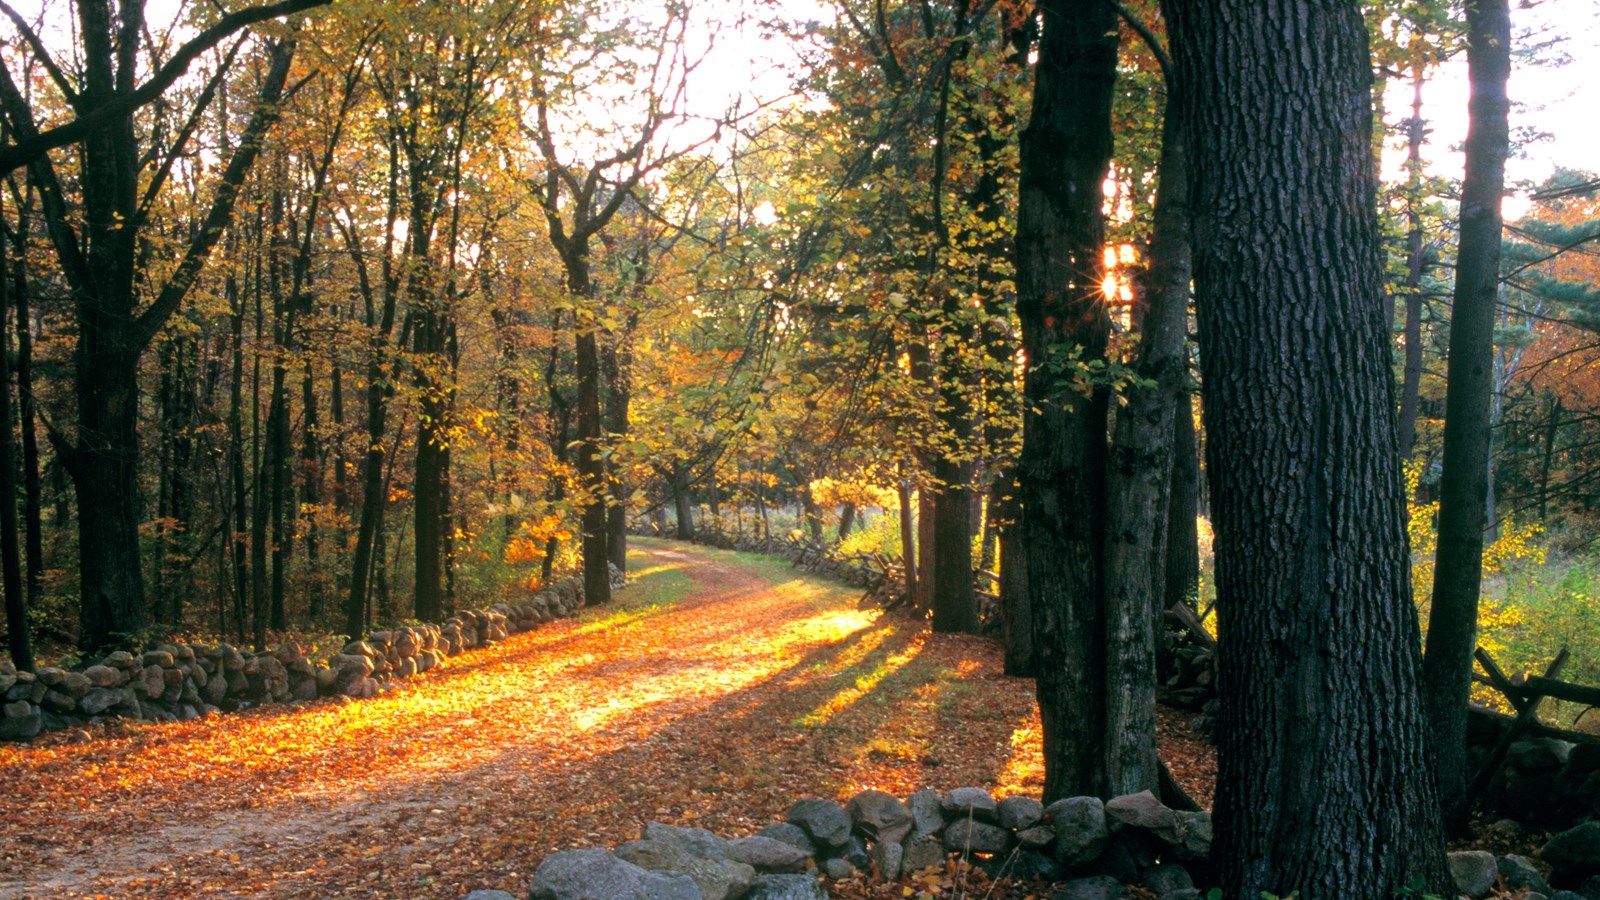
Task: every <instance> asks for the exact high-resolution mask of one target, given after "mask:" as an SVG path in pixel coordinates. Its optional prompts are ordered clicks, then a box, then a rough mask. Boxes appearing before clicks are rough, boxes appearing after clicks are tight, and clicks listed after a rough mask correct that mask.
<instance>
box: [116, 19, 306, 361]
mask: <svg viewBox="0 0 1600 900" xmlns="http://www.w3.org/2000/svg"><path fill="white" fill-rule="evenodd" d="M270 52H271V55H272V68H271V69H269V70H268V71H267V77H266V81H265V82H264V83H263V84H262V86H261V94H260V96H259V98H258V100H257V102H256V111H255V113H254V114H252V115H251V117H250V124H249V125H247V126H246V127H245V130H244V134H243V136H242V137H241V138H240V140H239V148H238V149H237V150H235V151H234V152H233V158H232V159H230V160H228V168H227V169H226V170H225V171H224V172H223V174H222V182H221V183H220V184H218V185H217V193H216V195H215V196H214V197H212V200H211V210H210V212H208V213H207V214H206V218H205V221H204V222H203V223H202V224H201V226H200V230H199V231H198V232H196V233H195V236H194V239H193V240H191V241H190V242H189V248H188V249H187V250H185V251H184V254H183V261H182V262H180V263H178V268H177V269H176V270H175V271H174V272H173V273H172V277H171V278H168V279H167V283H166V285H164V286H163V287H162V288H161V293H160V294H158V295H157V296H156V299H155V302H153V303H151V304H150V307H149V308H148V309H146V310H145V311H144V312H143V313H141V314H140V315H139V318H138V320H137V321H136V322H135V323H134V330H133V331H134V334H133V345H134V346H136V347H143V346H146V345H148V344H149V343H150V341H151V340H152V339H153V338H154V337H155V336H156V332H158V331H160V330H161V327H162V326H163V325H165V324H166V322H167V320H168V319H170V318H172V314H173V313H175V312H177V311H178V306H179V304H181V303H182V302H183V298H184V297H185V296H187V295H188V293H189V290H190V288H192V287H193V286H194V283H195V279H196V278H198V277H199V275H200V269H201V267H202V266H204V265H205V263H206V259H207V258H208V257H209V256H210V255H211V249H212V248H213V247H215V246H216V244H217V241H218V240H220V239H221V238H222V232H223V231H224V230H225V229H226V228H227V226H228V223H229V222H230V221H231V220H232V219H233V205H234V202H235V201H236V200H237V199H238V197H239V186H240V185H242V184H243V183H244V179H245V176H246V175H248V174H249V172H250V168H251V166H253V165H255V161H256V157H257V156H259V155H260V153H261V145H262V143H263V142H264V141H265V139H266V134H267V130H268V129H269V128H271V127H272V124H273V123H274V122H276V121H277V120H278V104H279V101H280V100H282V99H283V93H284V91H283V86H284V82H286V81H288V79H289V63H290V61H291V60H293V59H294V41H292V40H285V41H279V42H276V43H274V44H273V45H272V49H271V51H270ZM302 83H303V82H302Z"/></svg>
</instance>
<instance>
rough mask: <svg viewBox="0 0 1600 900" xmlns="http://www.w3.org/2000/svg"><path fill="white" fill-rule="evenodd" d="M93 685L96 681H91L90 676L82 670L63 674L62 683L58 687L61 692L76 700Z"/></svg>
mask: <svg viewBox="0 0 1600 900" xmlns="http://www.w3.org/2000/svg"><path fill="white" fill-rule="evenodd" d="M92 687H94V682H93V681H90V680H89V676H87V675H85V674H83V673H82V672H68V673H67V674H66V675H64V676H62V678H61V683H60V684H59V685H57V689H58V690H60V691H61V693H63V694H66V695H67V696H68V697H71V698H72V699H74V700H79V699H82V698H83V695H84V694H87V693H89V689H90V688H92Z"/></svg>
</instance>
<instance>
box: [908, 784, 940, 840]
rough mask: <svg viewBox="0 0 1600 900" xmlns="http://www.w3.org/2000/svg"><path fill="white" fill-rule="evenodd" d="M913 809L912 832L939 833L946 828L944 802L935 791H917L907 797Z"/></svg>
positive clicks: (917, 833) (915, 833) (910, 807)
mask: <svg viewBox="0 0 1600 900" xmlns="http://www.w3.org/2000/svg"><path fill="white" fill-rule="evenodd" d="M906 807H907V808H909V809H910V810H911V834H912V835H920V834H938V833H939V832H940V831H941V830H943V828H944V802H943V800H942V799H941V798H940V797H939V795H938V794H936V793H934V792H933V791H917V792H916V793H915V794H912V795H911V796H909V797H907V798H906Z"/></svg>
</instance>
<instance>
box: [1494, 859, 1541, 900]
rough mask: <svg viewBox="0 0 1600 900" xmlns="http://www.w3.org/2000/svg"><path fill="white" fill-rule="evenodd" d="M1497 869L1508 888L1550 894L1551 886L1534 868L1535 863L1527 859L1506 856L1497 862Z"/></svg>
mask: <svg viewBox="0 0 1600 900" xmlns="http://www.w3.org/2000/svg"><path fill="white" fill-rule="evenodd" d="M1495 869H1496V871H1498V872H1499V873H1500V877H1501V878H1503V879H1504V880H1505V883H1506V887H1508V888H1510V889H1511V890H1513V891H1521V890H1528V891H1534V892H1537V893H1540V894H1548V893H1550V885H1549V884H1548V883H1546V882H1545V880H1544V876H1543V875H1541V874H1539V870H1538V869H1536V868H1534V867H1533V863H1532V862H1529V861H1528V858H1527V857H1524V856H1517V855H1516V854H1506V855H1505V856H1502V857H1500V858H1499V859H1498V860H1496V861H1495Z"/></svg>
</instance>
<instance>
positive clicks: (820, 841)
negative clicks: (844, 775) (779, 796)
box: [784, 798, 850, 847]
mask: <svg viewBox="0 0 1600 900" xmlns="http://www.w3.org/2000/svg"><path fill="white" fill-rule="evenodd" d="M784 818H786V819H788V820H789V824H791V825H798V826H800V827H801V828H804V829H805V832H806V834H808V835H810V836H811V839H812V840H813V841H815V842H816V843H817V845H818V846H819V847H843V846H845V845H846V844H848V843H850V816H849V815H848V814H847V813H846V812H845V811H844V807H842V806H840V805H839V804H837V803H835V802H833V801H832V800H820V799H814V798H813V799H807V800H797V801H795V803H794V804H793V805H791V806H790V807H789V810H788V812H787V813H785V814H784Z"/></svg>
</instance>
